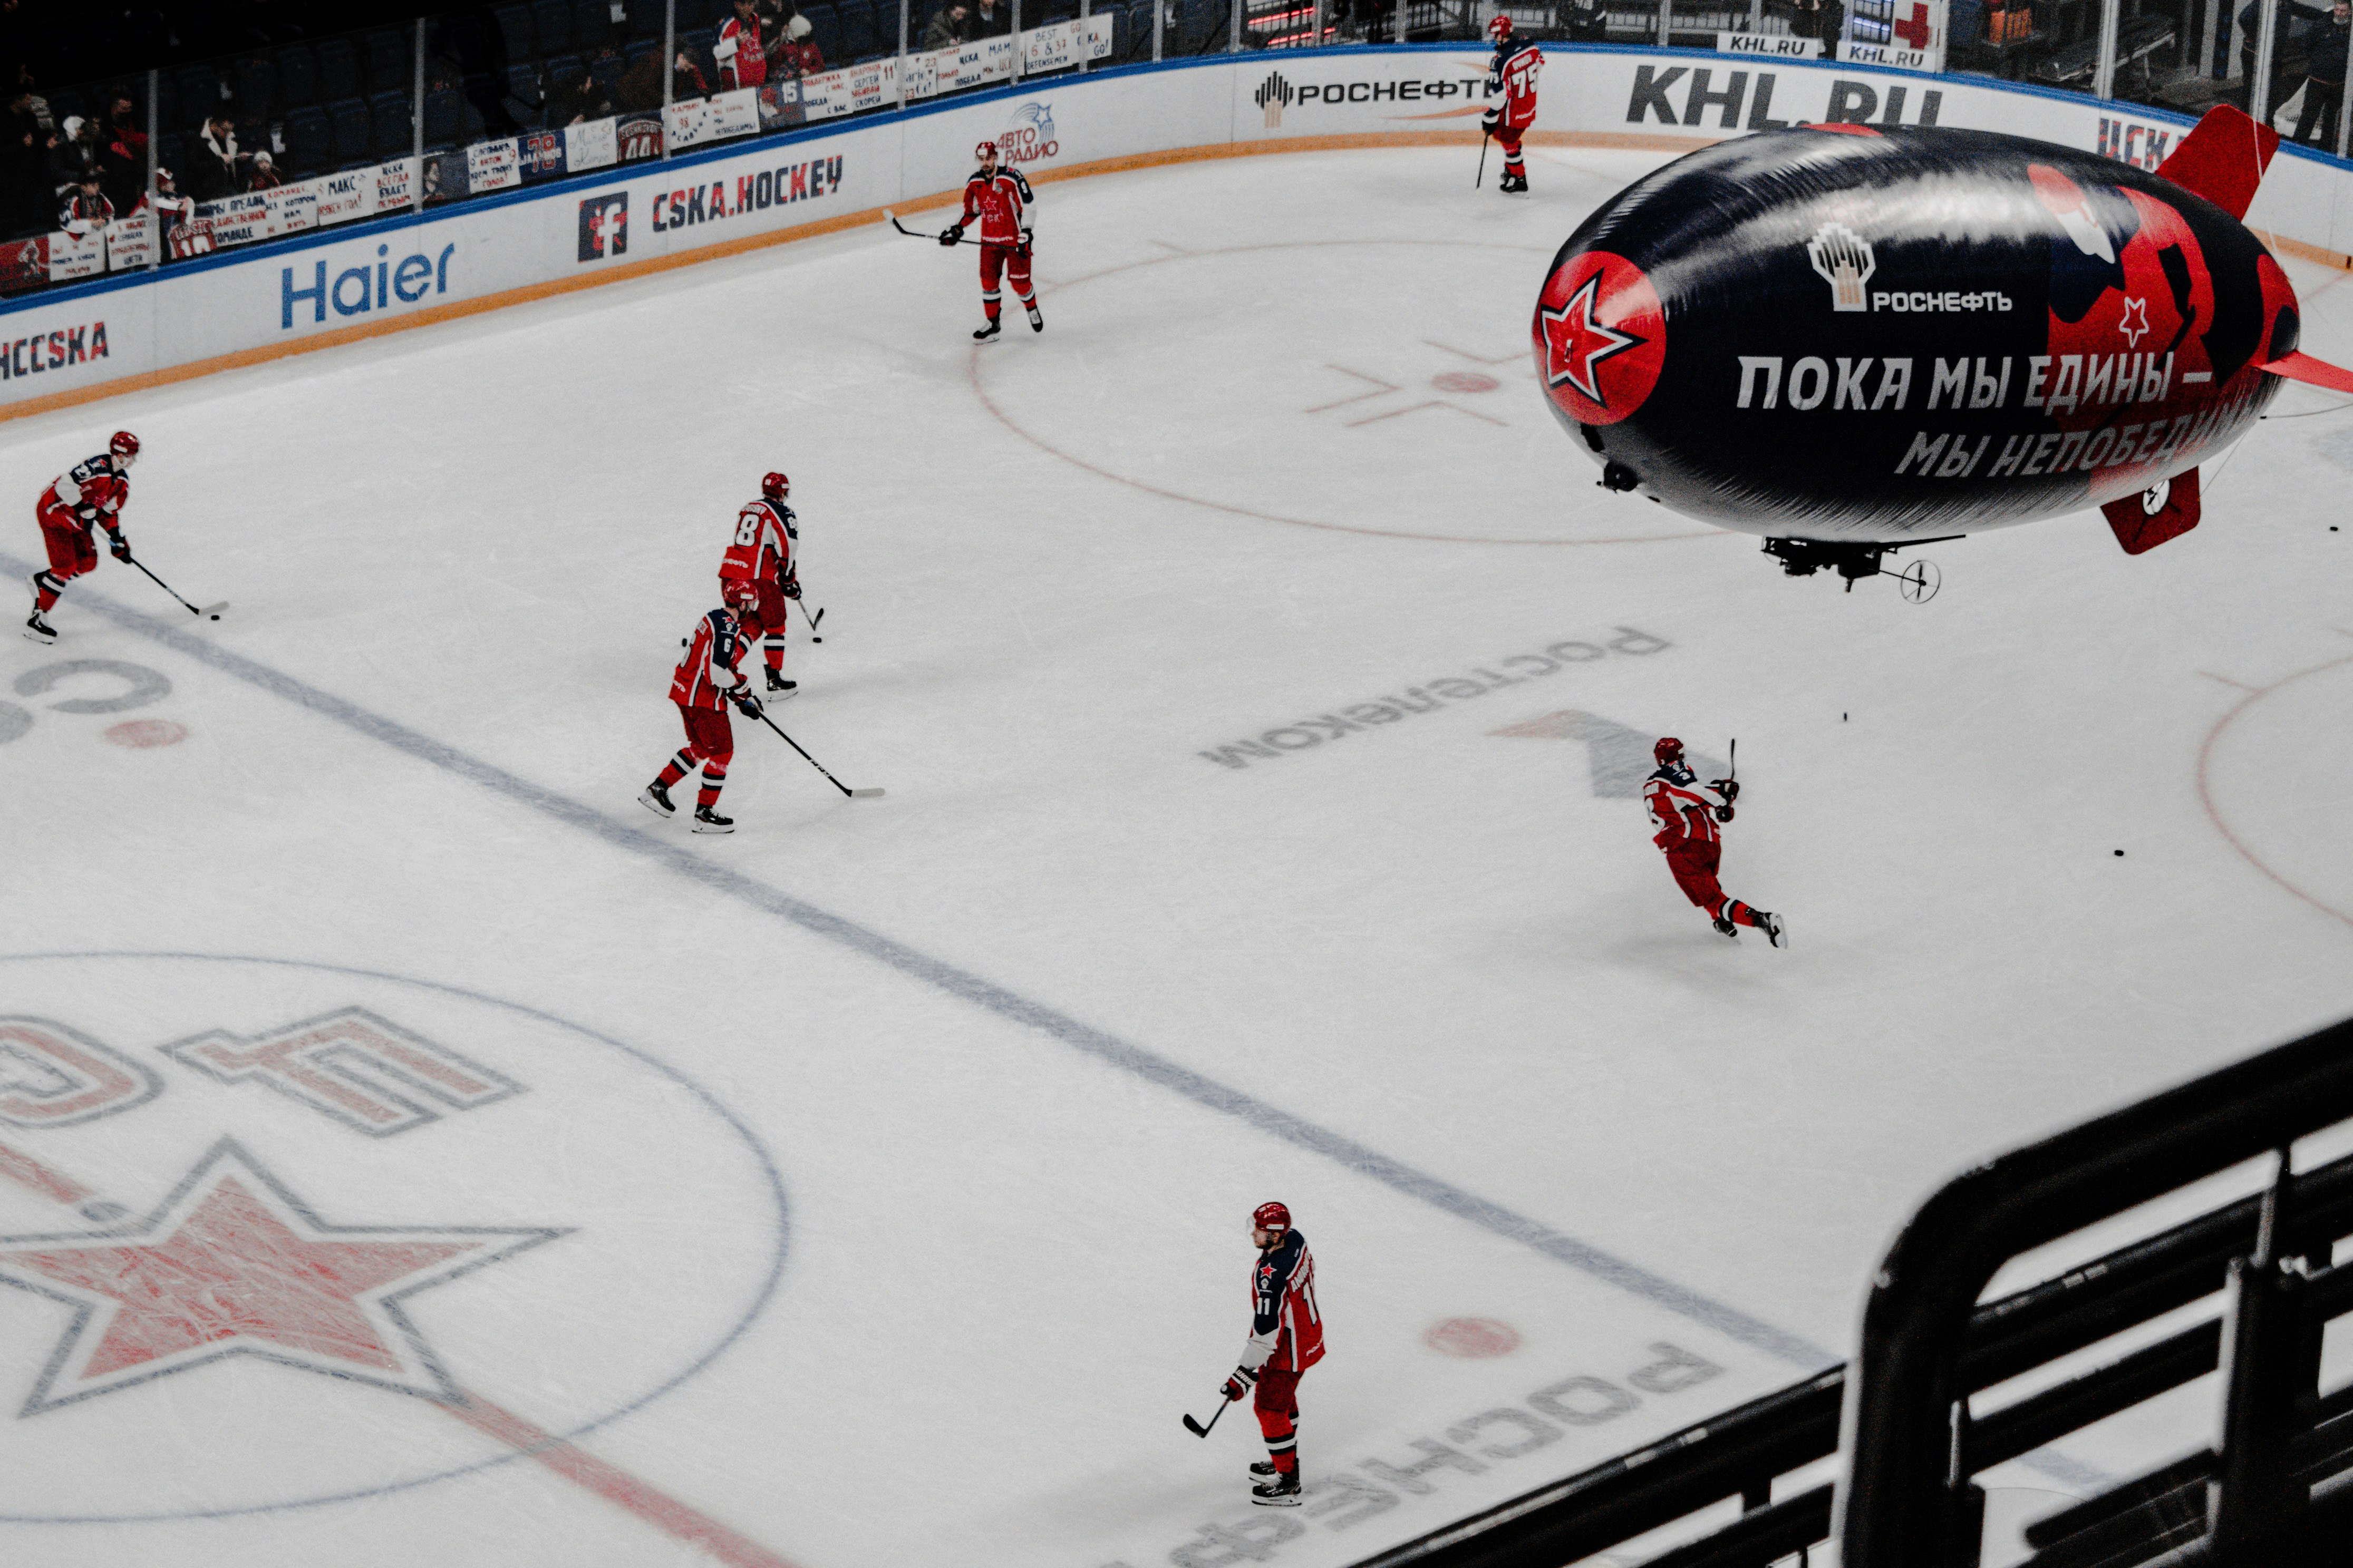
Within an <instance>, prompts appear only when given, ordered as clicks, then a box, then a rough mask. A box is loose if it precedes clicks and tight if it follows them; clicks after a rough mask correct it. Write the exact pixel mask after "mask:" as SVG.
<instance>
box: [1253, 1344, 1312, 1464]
mask: <svg viewBox="0 0 2353 1568" xmlns="http://www.w3.org/2000/svg"><path fill="white" fill-rule="evenodd" d="M1299 1377H1300V1374H1299V1373H1295V1372H1276V1371H1275V1370H1274V1369H1272V1368H1271V1367H1270V1368H1268V1369H1267V1370H1266V1371H1264V1372H1261V1373H1259V1374H1258V1397H1257V1398H1256V1399H1255V1400H1253V1401H1252V1402H1251V1404H1250V1408H1251V1409H1252V1410H1254V1411H1256V1412H1257V1413H1258V1429H1259V1431H1260V1432H1261V1434H1263V1435H1264V1436H1265V1437H1266V1453H1267V1458H1270V1459H1272V1460H1273V1461H1274V1468H1275V1469H1276V1470H1278V1471H1280V1472H1281V1473H1282V1474H1283V1475H1286V1476H1287V1475H1289V1474H1291V1473H1292V1472H1293V1470H1296V1469H1297V1468H1299Z"/></svg>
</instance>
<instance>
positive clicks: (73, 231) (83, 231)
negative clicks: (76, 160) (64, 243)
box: [58, 169, 114, 239]
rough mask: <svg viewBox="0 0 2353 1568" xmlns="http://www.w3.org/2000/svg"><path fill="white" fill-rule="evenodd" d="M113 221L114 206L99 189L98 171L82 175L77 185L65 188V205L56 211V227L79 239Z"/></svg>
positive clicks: (93, 170)
mask: <svg viewBox="0 0 2353 1568" xmlns="http://www.w3.org/2000/svg"><path fill="white" fill-rule="evenodd" d="M113 221H114V204H113V203H112V202H110V201H108V200H107V199H106V193H105V192H104V191H101V190H100V189H99V178H98V171H97V170H95V169H92V170H91V171H90V173H89V174H84V175H83V176H82V177H81V180H80V182H79V184H73V185H69V186H68V187H67V188H66V199H65V205H63V206H62V207H60V208H59V209H58V227H59V228H61V229H64V230H65V231H66V232H67V233H68V234H69V235H72V236H73V237H75V238H76V239H79V238H81V237H83V236H85V235H87V234H89V233H90V230H92V229H94V228H104V227H105V226H107V225H108V224H111V223H112V222H113Z"/></svg>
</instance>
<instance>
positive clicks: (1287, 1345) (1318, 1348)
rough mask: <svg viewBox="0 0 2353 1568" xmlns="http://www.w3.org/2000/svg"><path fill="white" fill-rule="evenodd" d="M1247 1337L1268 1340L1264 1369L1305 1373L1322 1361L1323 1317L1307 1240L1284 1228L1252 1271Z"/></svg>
mask: <svg viewBox="0 0 2353 1568" xmlns="http://www.w3.org/2000/svg"><path fill="white" fill-rule="evenodd" d="M1250 1338H1251V1340H1252V1341H1254V1342H1257V1343H1259V1344H1261V1345H1263V1344H1266V1343H1268V1342H1270V1340H1271V1342H1272V1344H1273V1347H1274V1353H1273V1355H1272V1356H1271V1358H1269V1359H1268V1361H1267V1363H1266V1365H1267V1367H1268V1368H1269V1369H1270V1370H1271V1371H1274V1372H1305V1371H1306V1370H1307V1369H1308V1368H1309V1367H1311V1366H1314V1364H1315V1363H1317V1362H1319V1361H1322V1360H1323V1359H1324V1313H1323V1310H1322V1309H1321V1308H1319V1307H1318V1306H1317V1305H1316V1303H1315V1259H1314V1256H1313V1255H1311V1254H1310V1253H1309V1252H1308V1250H1307V1238H1306V1237H1303V1236H1302V1235H1300V1234H1299V1232H1297V1231H1295V1230H1286V1231H1284V1232H1283V1233H1282V1240H1280V1241H1278V1242H1276V1243H1275V1244H1274V1245H1273V1246H1272V1247H1268V1248H1267V1249H1266V1250H1265V1251H1264V1252H1261V1253H1260V1254H1259V1258H1258V1263H1257V1265H1256V1266H1255V1267H1254V1268H1252V1269H1251V1270H1250Z"/></svg>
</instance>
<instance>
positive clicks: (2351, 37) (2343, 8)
mask: <svg viewBox="0 0 2353 1568" xmlns="http://www.w3.org/2000/svg"><path fill="white" fill-rule="evenodd" d="M2348 42H2353V0H2337V5H2336V7H2335V8H2334V9H2333V10H2331V11H2330V12H2329V14H2328V21H2327V24H2326V25H2325V26H2320V27H2318V28H2316V29H2315V30H2314V33H2313V37H2312V55H2311V60H2312V63H2311V65H2310V66H2309V67H2307V70H2308V72H2309V74H2308V75H2306V77H2305V79H2304V112H2303V113H2302V114H2300V115H2298V116H2297V117H2296V121H2295V138H2294V140H2295V141H2298V142H2302V141H2305V140H2306V139H2307V138H2309V139H2310V140H2311V141H2313V142H2317V143H2319V144H2320V145H2321V146H2323V147H2327V148H2331V149H2333V148H2335V147H2336V145H2337V110H2338V108H2339V107H2340V106H2341V105H2342V104H2343V103H2344V101H2345V51H2346V47H2347V45H2348Z"/></svg>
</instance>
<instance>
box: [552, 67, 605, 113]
mask: <svg viewBox="0 0 2353 1568" xmlns="http://www.w3.org/2000/svg"><path fill="white" fill-rule="evenodd" d="M615 107H616V106H615V104H614V102H613V98H612V95H611V94H610V93H608V92H607V91H606V90H605V85H604V83H602V82H600V81H598V80H597V79H596V73H595V71H594V70H592V69H591V68H588V67H587V66H581V67H579V68H576V69H575V70H574V71H573V72H572V74H571V76H570V78H569V79H564V78H556V79H554V80H553V81H551V82H550V84H549V86H548V89H547V122H548V124H549V125H551V126H555V125H584V124H586V123H587V122H588V121H591V120H603V119H606V118H607V117H609V116H610V115H611V114H613V112H614V111H615Z"/></svg>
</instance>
